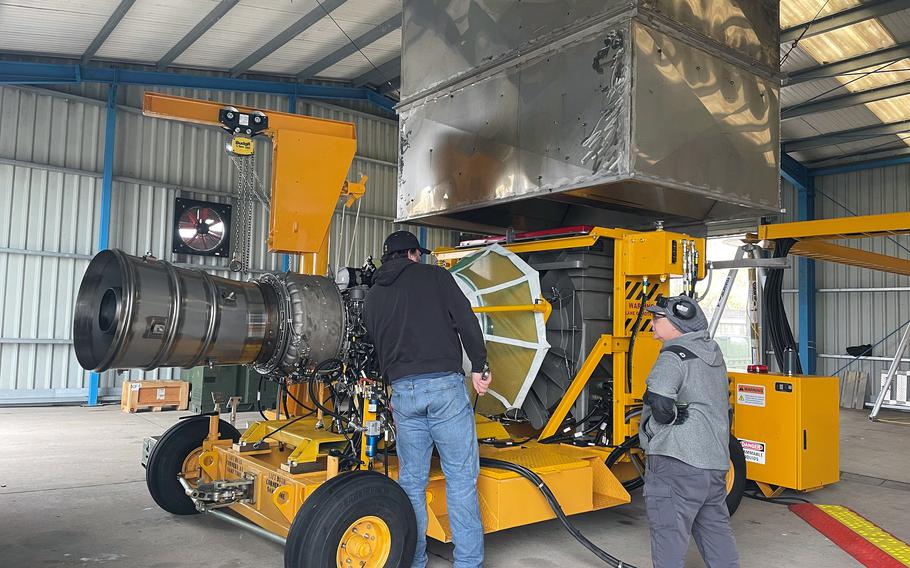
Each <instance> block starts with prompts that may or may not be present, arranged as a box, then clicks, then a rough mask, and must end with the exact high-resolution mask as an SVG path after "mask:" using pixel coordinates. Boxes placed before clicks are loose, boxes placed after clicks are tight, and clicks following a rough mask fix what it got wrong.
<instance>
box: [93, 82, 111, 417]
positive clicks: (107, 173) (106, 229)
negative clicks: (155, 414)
mask: <svg viewBox="0 0 910 568" xmlns="http://www.w3.org/2000/svg"><path fill="white" fill-rule="evenodd" d="M116 136H117V83H113V84H111V86H110V87H108V90H107V118H106V121H105V124H104V170H103V172H102V174H101V216H100V217H101V219H100V226H99V227H98V250H99V251H102V250H104V249H106V248H109V246H110V230H111V190H112V186H113V183H114V148H115V146H116ZM100 386H101V375H99V374H98V373H96V372H95V371H92V372H91V373H89V382H88V405H89V406H96V405H97V404H98V391H99V390H100Z"/></svg>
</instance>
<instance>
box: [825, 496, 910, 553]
mask: <svg viewBox="0 0 910 568" xmlns="http://www.w3.org/2000/svg"><path fill="white" fill-rule="evenodd" d="M817 507H818V508H819V509H821V510H822V511H824V512H825V513H827V514H828V515H831V516H832V517H834V518H835V519H837V520H838V521H840V522H841V524H843V525H844V526H845V527H847V528H849V529H850V530H852V531H853V532H855V533H856V534H858V535H860V536H861V537H863V538H864V539H866V540H867V541H869V542H871V543H872V544H874V545H875V546H877V547H878V548H880V549H881V550H882V551H883V552H885V553H886V554H888V555H890V556H891V557H892V558H894V559H895V560H897V561H898V562H901V563H903V564H904V565H906V566H910V546H908V545H907V543H905V542H903V541H901V540H898V539H897V538H895V537H893V536H892V535H890V534H888V533H887V532H885V531H883V530H882V529H881V528H879V527H877V526H875V525H874V524H872V523H870V522H869V521H868V520H866V519H864V518H863V517H861V516H859V515H857V514H856V513H854V512H853V511H851V510H850V509H847V508H846V507H841V506H840V505H817Z"/></svg>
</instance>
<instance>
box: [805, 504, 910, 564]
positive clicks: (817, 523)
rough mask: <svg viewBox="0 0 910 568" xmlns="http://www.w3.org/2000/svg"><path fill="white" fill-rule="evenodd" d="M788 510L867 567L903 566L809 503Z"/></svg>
mask: <svg viewBox="0 0 910 568" xmlns="http://www.w3.org/2000/svg"><path fill="white" fill-rule="evenodd" d="M790 510H791V511H793V512H794V513H796V515H797V516H799V517H800V518H801V519H803V520H804V521H806V522H807V523H809V524H810V525H812V526H813V527H814V528H815V530H817V531H818V532H820V533H822V534H823V535H825V536H826V537H828V538H829V539H830V540H831V542H833V543H834V544H836V545H837V546H839V547H841V548H842V549H843V550H844V552H846V553H847V554H849V555H850V556H852V557H853V558H856V559H857V560H858V561H859V562H860V563H861V564H862V565H863V566H867V567H868V568H905V564H903V563H902V562H898V561H897V560H896V559H894V557H892V556H890V555H889V554H887V553H886V552H885V551H884V550H882V549H881V548H879V547H877V546H875V545H874V544H872V543H871V542H869V541H868V540H866V539H864V538H863V537H862V536H860V535H859V534H857V533H856V532H854V531H853V530H852V529H850V528H848V527H846V526H844V525H843V524H842V523H841V522H840V521H838V520H837V519H835V518H834V517H832V516H831V515H829V514H828V513H826V512H824V511H822V510H821V509H819V508H818V507H816V506H815V505H813V504H811V503H801V504H799V505H790Z"/></svg>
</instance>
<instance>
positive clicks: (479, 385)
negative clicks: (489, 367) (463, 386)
mask: <svg viewBox="0 0 910 568" xmlns="http://www.w3.org/2000/svg"><path fill="white" fill-rule="evenodd" d="M471 382H472V383H474V391H475V392H476V393H477V394H479V395H480V396H483V395H485V394H487V389H489V388H490V383H492V382H493V373H491V372H490V371H487V372H486V373H471Z"/></svg>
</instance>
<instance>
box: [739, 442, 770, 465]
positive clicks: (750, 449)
mask: <svg viewBox="0 0 910 568" xmlns="http://www.w3.org/2000/svg"><path fill="white" fill-rule="evenodd" d="M739 443H740V444H742V446H743V453H744V454H746V461H747V462H752V463H760V464H764V463H765V443H764V442H755V441H753V440H742V439H740V441H739Z"/></svg>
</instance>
